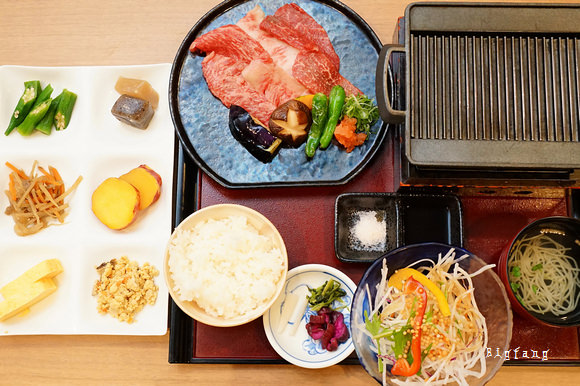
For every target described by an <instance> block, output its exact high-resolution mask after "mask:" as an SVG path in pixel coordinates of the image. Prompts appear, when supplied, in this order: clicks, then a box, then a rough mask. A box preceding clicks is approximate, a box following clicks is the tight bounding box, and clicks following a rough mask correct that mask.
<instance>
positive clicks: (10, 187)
mask: <svg viewBox="0 0 580 386" xmlns="http://www.w3.org/2000/svg"><path fill="white" fill-rule="evenodd" d="M8 190H9V191H10V198H12V201H16V188H15V187H14V175H13V174H12V173H10V182H9V183H8Z"/></svg>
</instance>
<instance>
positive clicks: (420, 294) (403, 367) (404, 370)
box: [391, 277, 427, 377]
mask: <svg viewBox="0 0 580 386" xmlns="http://www.w3.org/2000/svg"><path fill="white" fill-rule="evenodd" d="M403 291H404V293H405V294H409V295H415V296H416V298H417V301H416V302H414V304H415V305H416V306H417V309H416V310H415V317H414V319H413V330H412V331H413V335H412V339H411V354H412V355H413V363H412V364H411V365H409V362H408V361H407V359H406V358H399V359H397V361H396V362H395V364H394V365H393V368H392V369H391V374H393V375H402V376H405V377H409V376H411V375H415V374H417V372H419V370H420V369H421V330H422V329H421V326H422V325H423V316H424V315H425V309H426V308H427V291H426V290H425V287H424V286H423V285H422V284H421V283H419V281H417V280H415V279H414V278H413V277H409V278H408V279H407V280H406V281H405V284H404V288H403Z"/></svg>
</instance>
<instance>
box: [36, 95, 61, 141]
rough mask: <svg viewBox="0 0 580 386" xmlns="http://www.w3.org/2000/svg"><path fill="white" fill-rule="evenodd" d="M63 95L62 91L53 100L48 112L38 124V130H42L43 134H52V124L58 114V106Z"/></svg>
mask: <svg viewBox="0 0 580 386" xmlns="http://www.w3.org/2000/svg"><path fill="white" fill-rule="evenodd" d="M61 97H62V93H61V94H59V95H58V96H57V97H56V98H54V99H53V100H52V102H51V103H50V107H49V108H48V111H47V112H46V114H45V115H44V117H42V119H41V120H40V122H38V123H37V124H36V130H38V131H40V132H41V133H43V134H46V135H50V133H51V132H52V124H53V121H54V116H55V115H56V108H57V107H58V104H59V102H60V98H61Z"/></svg>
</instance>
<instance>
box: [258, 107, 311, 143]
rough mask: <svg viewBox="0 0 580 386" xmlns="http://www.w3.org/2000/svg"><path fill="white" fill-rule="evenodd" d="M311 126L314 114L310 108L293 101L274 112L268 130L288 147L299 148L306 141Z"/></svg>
mask: <svg viewBox="0 0 580 386" xmlns="http://www.w3.org/2000/svg"><path fill="white" fill-rule="evenodd" d="M311 124H312V114H311V113H310V109H309V108H308V106H307V105H305V104H304V103H302V102H300V101H298V100H296V99H291V100H289V101H287V102H285V103H283V104H282V105H280V106H278V108H276V110H274V112H273V113H272V115H271V116H270V121H269V122H268V128H269V129H270V131H271V132H272V134H274V135H275V136H276V137H278V138H280V139H281V140H282V141H283V142H284V143H285V144H286V145H288V146H291V147H298V146H300V145H302V144H303V143H304V142H305V141H306V138H307V137H308V130H310V125H311Z"/></svg>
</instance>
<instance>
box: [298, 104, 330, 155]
mask: <svg viewBox="0 0 580 386" xmlns="http://www.w3.org/2000/svg"><path fill="white" fill-rule="evenodd" d="M327 120H328V98H327V97H326V95H324V94H323V93H318V94H316V95H314V97H313V98H312V125H311V126H310V131H309V132H308V139H307V140H306V148H305V149H304V150H305V152H306V155H307V156H308V157H310V158H312V157H314V153H315V152H316V149H318V146H320V137H321V136H322V130H323V129H324V127H325V125H326V121H327Z"/></svg>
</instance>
